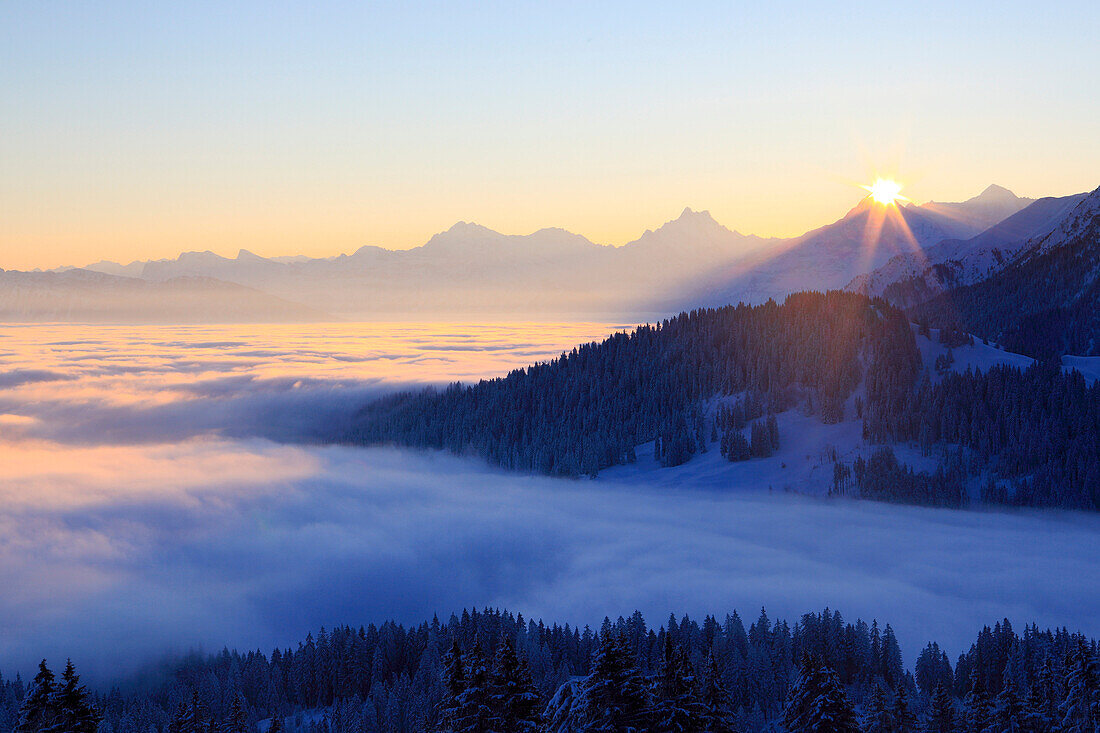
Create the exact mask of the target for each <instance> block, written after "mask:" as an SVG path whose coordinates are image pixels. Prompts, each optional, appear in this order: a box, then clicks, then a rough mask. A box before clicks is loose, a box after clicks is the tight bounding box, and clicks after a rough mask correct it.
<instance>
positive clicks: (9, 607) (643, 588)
mask: <svg viewBox="0 0 1100 733" xmlns="http://www.w3.org/2000/svg"><path fill="white" fill-rule="evenodd" d="M225 331H226V332H220V331H217V330H216V329H204V330H198V329H197V330H195V332H188V333H187V334H186V335H187V338H182V337H179V336H178V334H173V335H171V336H166V335H165V334H164V333H163V332H162V333H159V334H154V333H150V334H148V335H147V336H145V337H140V338H138V337H135V338H132V339H130V340H127V341H125V342H122V341H120V340H119V338H118V337H117V336H112V337H109V336H110V334H105V329H98V330H97V332H96V334H94V338H90V339H88V340H82V339H78V338H68V337H67V336H66V335H64V334H62V333H58V332H54V333H52V334H45V333H44V335H43V336H42V338H41V339H40V341H39V342H38V343H39V346H40V345H41V343H40V342H41V341H42V340H47V337H49V338H48V340H50V341H54V342H58V341H61V340H66V341H72V342H74V343H73V344H71V345H66V346H64V347H58V346H50V347H49V349H58V351H56V352H53V351H49V353H50V354H55V355H54V356H52V357H48V356H47V355H45V354H46V350H42V349H39V350H38V351H36V350H35V348H34V346H35V343H36V342H34V340H33V339H32V338H31V337H30V336H29V335H28V334H29V332H24V333H23V334H21V335H20V338H22V339H23V343H21V344H19V345H18V346H16V345H13V344H12V341H13V340H14V339H13V338H12V337H11V336H10V335H9V338H8V339H7V341H6V342H5V343H6V344H8V345H12V346H13V348H14V349H15V350H16V351H17V352H18V353H19V354H22V355H23V357H22V358H21V359H13V358H12V357H4V361H3V362H0V363H2V366H0V371H2V372H3V373H5V374H11V373H13V372H17V373H22V374H23V376H26V372H25V371H23V372H20V370H28V369H29V370H38V371H39V372H41V374H40V376H41V377H42V378H41V379H30V380H28V379H22V380H21V381H20V380H17V379H15V378H10V381H9V382H8V383H7V386H5V387H0V413H4V414H2V415H0V450H2V451H3V457H4V460H3V461H2V462H0V587H3V588H4V589H5V591H4V593H2V594H0V670H2V671H4V672H5V673H7V674H11V673H13V672H14V671H22V672H24V673H26V672H28V671H31V670H32V667H33V664H34V662H36V661H37V660H38V659H39V658H41V657H42V656H48V657H50V658H51V659H54V660H60V659H62V658H64V657H66V656H72V657H73V659H74V661H75V662H76V663H77V664H78V666H80V667H81V668H82V669H85V670H88V671H89V672H91V673H92V675H93V677H94V678H95V679H97V680H99V681H100V682H103V681H107V680H109V679H110V678H113V677H117V676H118V675H120V674H124V673H125V672H127V671H129V670H132V669H134V668H136V667H138V666H140V665H141V664H143V663H144V662H147V661H149V660H150V659H151V658H153V657H156V656H157V655H160V654H164V653H166V652H170V651H184V650H187V649H189V648H192V647H196V646H201V647H203V648H205V649H207V650H216V649H220V648H221V647H222V646H223V645H228V646H236V647H238V648H256V647H260V648H262V649H264V650H265V651H269V650H270V648H271V647H272V646H273V645H275V644H280V645H286V644H290V643H293V642H296V641H298V640H299V639H301V638H303V637H304V636H305V634H306V633H308V632H309V631H311V630H316V628H317V627H319V626H321V625H326V626H331V625H333V624H336V623H350V624H360V623H367V622H371V621H380V620H384V619H388V618H396V619H399V620H401V621H405V622H417V621H421V620H425V619H430V618H431V616H432V615H433V614H436V613H438V614H440V615H446V614H450V613H451V612H452V611H457V610H461V609H462V608H464V607H470V606H475V605H476V606H485V605H494V606H507V607H509V608H512V609H515V610H517V611H522V612H523V613H524V614H526V615H528V616H536V617H538V616H541V617H543V618H545V619H547V620H552V621H561V622H565V621H568V622H571V623H581V624H585V623H587V624H592V625H594V626H595V625H598V624H599V622H600V621H601V620H602V618H603V617H604V616H605V615H611V616H617V615H620V614H623V615H625V614H629V613H630V612H632V611H633V610H635V609H640V610H641V611H642V612H643V613H645V614H646V616H647V618H648V619H649V620H650V621H651V622H653V623H660V622H662V621H663V620H664V619H666V618H667V616H668V613H669V612H676V613H678V614H682V613H688V614H691V615H693V616H701V615H703V614H706V613H716V614H722V613H725V612H727V611H730V610H733V609H735V608H736V609H738V610H739V611H740V612H741V613H742V615H743V616H746V617H755V615H756V613H757V612H758V611H759V608H760V606H762V605H765V606H767V608H768V611H769V614H770V615H772V617H773V618H774V617H776V616H783V617H787V618H791V619H793V618H795V617H797V615H799V614H801V613H803V612H805V611H810V610H820V609H821V608H822V607H824V606H830V607H832V608H837V609H840V610H841V611H842V612H843V613H844V614H845V615H846V616H847V617H848V618H852V619H854V618H855V617H856V616H862V617H864V618H867V619H870V618H878V619H879V620H880V622H890V623H892V624H893V625H894V627H895V629H896V630H897V632H898V635H899V638H900V639H901V641H902V643H903V645H904V650H905V652H906V654H907V660H908V661H910V662H911V661H912V659H913V657H914V656H915V654H916V653H917V651H918V650H919V647H920V646H922V645H923V644H924V643H925V642H926V641H928V640H930V639H935V640H937V641H939V642H940V643H941V644H942V645H945V646H946V648H947V649H949V650H950V651H951V652H952V653H957V652H959V651H962V649H963V647H964V645H966V644H969V642H970V641H971V640H972V639H973V637H974V635H975V633H976V632H977V631H978V629H979V628H980V626H981V625H983V624H986V623H993V622H994V621H997V620H999V619H1000V618H1002V617H1006V616H1007V617H1009V618H1011V619H1012V621H1013V622H1014V623H1016V624H1023V623H1026V622H1033V621H1034V622H1037V623H1039V624H1040V625H1041V626H1047V625H1051V626H1063V625H1065V626H1068V627H1070V628H1071V629H1080V630H1082V631H1085V632H1087V633H1089V634H1092V635H1100V590H1098V589H1100V567H1098V566H1097V564H1096V563H1095V558H1094V554H1095V552H1094V549H1093V548H1094V547H1095V538H1096V536H1097V533H1098V532H1100V518H1097V517H1094V516H1091V515H1081V514H1058V513H1050V514H1035V513H982V512H955V511H949V510H931V509H920V508H906V507H894V506H887V505H881V504H872V503H859V502H851V501H827V500H820V499H812V498H807V497H799V496H793V495H785V494H782V493H777V494H774V495H772V494H768V493H766V492H760V493H746V492H739V493H738V492H722V491H718V490H715V489H713V488H707V487H706V486H702V485H692V483H691V482H690V481H685V482H683V483H681V484H679V485H677V486H670V485H669V482H668V481H667V480H666V479H667V474H662V475H661V477H660V480H657V479H656V478H654V479H653V480H647V479H646V478H645V476H644V474H642V475H641V478H640V479H639V478H638V476H637V475H635V476H634V478H633V479H632V480H631V482H629V483H628V482H625V481H618V480H615V479H614V477H613V476H612V477H610V478H604V479H600V480H597V481H566V480H555V479H549V478H542V477H531V476H520V475H515V474H508V473H505V472H502V471H499V470H496V469H492V468H490V467H488V466H485V465H483V464H481V463H479V462H476V461H470V460H461V459H457V458H453V457H450V456H445V455H440V454H431V453H416V452H409V451H398V450H393V449H356V448H349V447H325V446H320V445H312V444H310V436H311V435H316V434H317V433H316V431H317V430H319V429H320V428H321V427H323V426H325V425H330V424H332V422H333V421H338V420H340V419H342V417H341V416H346V415H347V414H348V413H349V411H350V410H352V409H354V408H355V407H357V405H358V404H359V403H360V401H361V400H364V399H366V398H368V397H370V396H371V395H373V394H376V393H377V392H378V391H380V390H384V389H391V388H392V386H393V385H394V384H395V383H398V382H400V381H401V380H402V379H403V378H404V379H406V380H408V381H418V382H423V381H445V380H437V379H436V378H435V375H436V374H437V372H438V370H439V369H440V367H439V364H438V363H436V362H434V361H431V362H429V364H428V366H423V365H422V363H421V360H422V359H424V358H425V353H424V352H422V351H420V352H418V351H416V350H415V348H413V347H410V345H409V343H408V340H409V338H424V339H425V340H426V341H427V342H429V343H430V342H432V340H431V339H430V338H427V337H426V336H424V334H423V332H416V331H415V330H414V331H413V332H412V336H410V337H409V338H406V339H405V340H404V341H402V339H401V338H397V337H393V336H392V335H390V336H387V337H386V338H387V341H386V343H387V344H389V345H390V346H393V347H394V348H393V350H392V351H391V353H392V354H398V353H400V354H406V353H410V354H411V355H408V356H402V357H400V358H399V359H398V362H399V363H400V364H401V369H400V370H397V371H387V372H378V371H370V369H369V368H368V367H365V366H364V364H367V363H368V362H362V361H356V360H355V359H356V358H357V355H359V354H360V352H366V351H372V352H377V351H380V350H382V351H384V350H385V349H386V348H389V346H385V347H383V346H380V345H379V343H378V341H377V340H375V341H372V340H369V339H363V340H361V341H358V342H354V343H357V344H358V346H356V347H355V348H351V347H349V346H348V344H351V343H353V339H352V338H351V335H349V334H343V335H340V338H339V339H338V341H337V342H334V341H333V340H332V339H333V337H332V335H331V334H330V335H325V336H324V337H323V338H322V337H318V338H317V339H313V340H310V339H299V343H298V346H297V347H294V348H291V347H286V346H285V345H284V349H283V351H282V352H281V353H282V357H281V359H279V360H277V361H276V362H271V361H268V360H265V359H258V360H253V361H249V358H252V357H249V358H244V357H242V356H241V354H240V352H242V351H255V350H257V347H262V348H263V349H265V350H266V349H269V348H274V347H273V346H272V345H271V344H270V343H268V342H269V341H271V342H274V341H276V340H278V339H276V338H275V337H274V336H271V335H270V334H261V336H263V338H260V337H257V338H248V337H246V336H244V335H241V334H240V333H236V332H230V331H231V329H225ZM70 335H71V334H70ZM543 335H544V337H545V334H543ZM575 335H576V334H573V333H572V332H570V333H569V334H567V335H566V336H564V337H563V338H566V337H567V338H573V337H574V336H575ZM445 337H446V334H442V336H441V338H440V339H439V340H443V338H445ZM279 338H281V339H282V340H284V341H288V342H289V341H290V336H288V335H285V334H284V335H282V336H280V337H279ZM487 338H488V337H487ZM505 338H508V336H507V335H506V334H502V332H500V331H499V330H497V331H494V332H493V334H492V337H491V338H488V343H490V344H496V343H497V342H499V341H500V340H502V339H505ZM494 339H495V340H494ZM578 340H583V339H578ZM154 341H155V342H156V343H155V344H154ZM175 341H179V342H180V344H176V343H173V342H175ZM515 341H516V342H517V343H521V344H523V346H522V347H521V348H520V349H518V350H517V352H516V353H511V354H509V353H506V352H501V351H500V350H490V351H489V352H487V353H489V354H490V357H488V358H489V359H490V361H489V362H485V361H476V362H475V361H471V360H484V359H485V358H486V357H485V356H484V354H480V353H478V352H476V351H474V352H471V351H467V350H466V348H465V347H466V346H468V345H469V343H468V338H467V337H465V336H463V337H462V338H457V337H456V338H455V344H456V345H458V346H462V347H463V348H462V350H461V353H463V354H467V356H465V357H463V356H461V355H460V354H459V353H457V352H456V353H451V354H448V355H447V357H448V358H450V359H454V360H455V361H454V363H455V364H458V365H459V366H457V367H455V371H456V372H458V373H466V372H475V371H477V370H478V369H482V370H483V372H482V373H485V374H492V373H499V371H494V370H497V369H499V370H501V371H506V370H507V368H510V365H509V364H508V363H506V361H507V359H512V360H514V361H518V360H519V359H521V358H524V357H521V356H519V355H518V354H519V351H522V350H525V349H526V348H527V346H528V344H530V343H532V341H531V339H529V338H521V337H516V338H515ZM333 343H338V346H339V348H334V347H333ZM562 346H564V345H562ZM559 348H561V347H560V346H557V345H554V346H553V348H551V347H550V346H549V345H548V346H547V348H546V349H545V352H544V353H545V354H552V353H553V352H554V350H556V349H559ZM406 349H411V351H409V352H407V351H406ZM213 351H217V352H219V353H220V354H222V357H221V359H222V360H221V361H219V359H218V358H216V357H215V356H214V355H213V354H212V352H213ZM185 352H186V353H185ZM194 352H200V355H201V359H195V360H194V361H195V363H198V362H202V366H197V367H194V368H193V369H181V368H179V367H178V365H179V364H180V362H181V359H182V358H183V357H186V358H187V359H188V360H190V359H192V357H194ZM300 353H305V354H308V356H307V357H305V358H299V354H300ZM318 353H319V354H328V355H329V356H328V357H322V358H320V360H319V361H315V360H316V359H318V357H316V356H315V354H318ZM502 354H503V355H502ZM82 356H89V358H87V359H82V358H76V357H82ZM344 357H351V358H350V359H349V358H344ZM51 358H52V361H51ZM431 358H432V359H434V357H431ZM463 359H466V360H465V361H463ZM501 359H505V361H503V362H502V361H501ZM242 360H243V361H245V362H246V363H247V366H245V367H241V366H240V364H239V363H240V362H241V361H242ZM20 362H21V363H20ZM382 362H385V363H390V362H389V361H388V360H385V359H379V360H374V361H373V362H370V363H372V364H375V365H377V364H379V363H382ZM210 363H214V364H219V363H220V364H222V366H221V367H220V368H211V367H210V366H209V364H210ZM487 363H489V364H492V365H493V368H492V369H488V368H487V367H486V364H487ZM112 364H117V366H119V367H121V368H125V369H129V370H132V371H127V372H125V373H123V372H118V373H113V372H111V371H110V366H111V365H112ZM418 365H419V366H418ZM374 368H375V369H377V366H376V367H374ZM418 370H419V371H418ZM428 374H431V375H432V376H430V377H425V375H428ZM48 375H60V376H61V378H60V379H46V378H45V377H46V376H48Z"/></svg>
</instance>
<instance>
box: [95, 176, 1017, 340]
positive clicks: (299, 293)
mask: <svg viewBox="0 0 1100 733" xmlns="http://www.w3.org/2000/svg"><path fill="white" fill-rule="evenodd" d="M1029 203H1030V200H1029V199H1022V198H1019V197H1017V196H1015V195H1014V194H1012V193H1011V192H1010V191H1007V190H1006V189H1003V188H1000V187H998V186H990V187H989V188H987V189H986V190H985V191H983V192H982V193H981V194H980V195H979V196H975V197H974V198H972V199H969V200H967V201H963V202H959V203H935V202H933V203H929V204H924V205H920V206H918V205H915V204H910V205H905V206H883V205H881V204H876V203H875V202H874V201H873V199H871V198H867V199H864V200H863V201H861V202H860V203H859V204H858V205H857V206H856V207H855V208H853V209H852V210H851V211H850V212H848V214H846V215H845V216H844V217H843V218H841V219H840V220H839V221H837V222H835V223H833V224H830V225H828V226H825V227H821V228H820V229H816V230H814V231H812V232H808V233H807V234H805V235H803V236H801V237H798V238H795V239H791V240H781V239H763V238H760V237H755V236H750V235H743V234H740V233H739V232H737V231H733V230H730V229H727V228H726V227H724V226H722V225H721V224H719V223H718V222H717V221H715V220H714V218H713V217H712V216H711V215H710V213H709V212H706V211H692V210H691V209H684V210H683V212H682V213H681V214H680V216H679V217H678V218H676V219H674V220H672V221H669V222H667V223H665V224H664V225H662V226H660V227H658V228H657V229H655V230H647V231H646V232H645V233H644V234H642V236H641V237H639V238H638V239H637V240H635V241H633V242H630V243H628V244H626V245H623V246H621V247H610V246H603V245H599V244H596V243H593V242H591V241H589V240H588V239H586V238H584V237H582V236H580V235H577V234H573V233H571V232H568V231H566V230H564V229H557V228H548V229H540V230H539V231H536V232H534V233H532V234H528V235H508V234H501V233H500V232H496V231H493V230H491V229H488V228H486V227H483V226H480V225H478V224H473V223H468V222H459V223H458V224H455V225H454V226H453V227H451V228H450V229H448V230H447V231H444V232H440V233H439V234H436V235H435V236H433V237H432V238H431V239H430V240H429V241H427V242H426V243H425V244H423V245H421V246H419V247H415V248H413V249H409V250H388V249H383V248H381V247H373V246H366V247H362V248H360V249H359V250H357V251H356V252H354V253H352V254H349V255H340V256H337V257H326V258H304V257H283V258H266V257H260V256H258V255H255V254H253V253H252V252H249V251H247V250H241V251H240V252H239V253H238V254H237V256H236V257H223V256H220V255H218V254H215V253H213V252H186V253H184V254H181V255H180V256H179V257H177V258H175V259H171V260H151V261H146V262H134V263H130V264H127V265H122V264H118V263H110V262H99V263H96V264H94V265H90V266H89V267H88V269H91V270H95V271H98V272H104V273H109V274H113V275H119V276H128V277H138V278H140V279H142V280H145V281H148V282H164V281H167V280H171V279H173V278H179V277H208V278H215V279H218V280H221V281H225V282H233V283H237V284H240V285H244V286H247V287H250V288H254V289H256V290H260V291H263V292H265V293H270V294H272V295H274V296H277V297H279V298H283V299H286V300H290V301H294V302H298V303H303V304H307V305H308V306H309V307H311V308H314V309H316V310H319V311H324V312H327V313H333V314H337V315H341V316H344V317H362V318H371V317H377V316H381V317H386V316H387V315H390V316H392V315H397V314H421V315H462V314H493V315H495V316H500V315H522V316H536V315H537V316H544V317H559V316H560V317H598V318H604V317H614V318H635V317H645V318H648V317H649V316H650V315H660V314H665V313H668V312H670V311H676V310H679V309H681V308H691V307H695V306H698V305H722V304H725V303H729V302H738V301H741V300H745V301H747V302H760V301H763V300H766V299H767V298H769V297H782V296H784V295H786V294H788V293H790V292H794V291H798V290H806V289H818V290H820V289H827V288H840V287H843V286H844V285H846V284H847V283H849V282H850V281H851V280H852V278H854V277H855V276H857V275H860V274H863V273H866V272H869V271H871V270H874V269H875V268H878V267H880V266H882V265H884V264H886V263H887V262H888V261H889V260H890V259H891V258H892V257H894V256H896V255H907V254H912V253H914V252H922V251H923V250H925V249H926V248H928V247H930V246H932V245H935V244H936V243H939V242H941V241H944V240H967V239H969V238H971V237H973V236H974V235H976V234H978V233H979V232H981V231H983V230H986V229H988V228H989V227H990V226H992V225H993V224H996V223H997V222H999V221H1001V220H1002V219H1004V218H1005V217H1007V216H1010V215H1012V214H1014V213H1016V212H1017V211H1018V210H1019V209H1021V208H1023V207H1025V206H1026V205H1027V204H1029Z"/></svg>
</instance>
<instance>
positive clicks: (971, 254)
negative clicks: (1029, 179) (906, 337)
mask: <svg viewBox="0 0 1100 733" xmlns="http://www.w3.org/2000/svg"><path fill="white" fill-rule="evenodd" d="M1086 196H1088V194H1086V193H1082V194H1077V195H1074V196H1062V197H1048V198H1042V199H1038V200H1037V201H1035V202H1033V203H1031V204H1030V205H1028V206H1027V207H1025V208H1023V209H1021V210H1020V211H1018V212H1016V213H1015V214H1013V215H1012V216H1009V217H1008V218H1006V219H1005V220H1003V221H1001V222H999V223H997V224H995V225H993V226H992V227H990V228H989V229H987V230H985V231H984V232H982V233H981V234H979V235H977V236H975V237H971V238H970V239H946V240H944V241H942V242H940V243H938V244H935V245H933V246H931V247H927V248H925V249H923V250H921V251H919V252H907V253H903V254H899V255H895V256H894V257H892V258H890V260H889V261H888V262H887V263H886V264H885V265H883V266H882V267H879V268H878V269H876V270H874V271H872V272H870V273H867V274H864V275H859V276H857V277H856V278H854V279H853V280H852V281H851V282H850V283H848V285H847V286H846V288H845V289H846V290H851V291H854V292H860V293H866V294H869V295H883V296H885V297H887V298H889V299H890V300H891V301H893V302H895V303H897V304H899V305H904V306H909V305H914V304H916V303H920V302H923V301H925V300H927V299H928V298H931V297H933V296H935V295H936V294H938V293H940V292H943V291H944V290H947V289H950V288H952V287H957V286H959V285H969V284H971V283H975V282H977V281H979V280H981V279H983V278H986V277H989V276H990V275H992V274H993V273H995V272H997V271H998V270H1001V269H1003V268H1004V267H1006V266H1007V265H1008V264H1009V263H1010V262H1011V261H1012V260H1013V259H1014V258H1015V257H1016V256H1017V255H1019V254H1020V252H1021V251H1023V250H1024V249H1025V248H1026V247H1027V245H1028V242H1029V241H1030V240H1032V239H1034V238H1036V237H1041V236H1044V235H1047V234H1049V233H1050V232H1051V231H1052V230H1053V229H1055V228H1056V227H1057V226H1059V224H1060V223H1061V222H1062V220H1063V219H1065V218H1066V216H1067V215H1068V214H1069V213H1070V212H1071V211H1072V210H1073V209H1074V207H1076V206H1077V205H1078V204H1079V203H1081V201H1083V200H1084V199H1085V197H1086Z"/></svg>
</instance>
